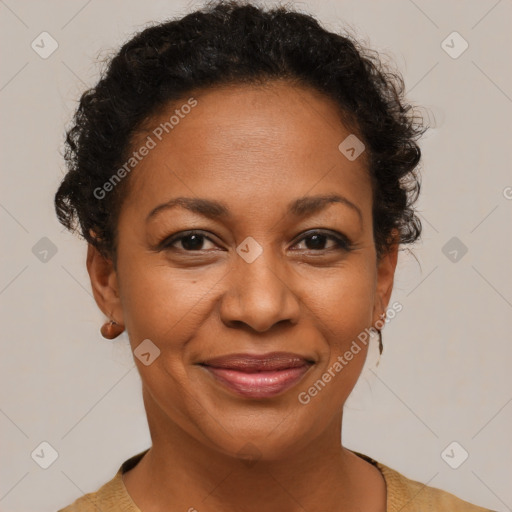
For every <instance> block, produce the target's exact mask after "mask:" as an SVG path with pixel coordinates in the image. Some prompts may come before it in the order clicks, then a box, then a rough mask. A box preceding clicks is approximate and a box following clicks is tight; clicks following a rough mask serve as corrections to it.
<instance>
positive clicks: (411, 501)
mask: <svg viewBox="0 0 512 512" xmlns="http://www.w3.org/2000/svg"><path fill="white" fill-rule="evenodd" d="M147 451H148V450H144V451H143V452H141V453H138V454H137V455H134V456H133V457H131V458H130V459H128V460H126V461H125V462H123V464H121V467H120V468H119V470H118V471H117V473H116V475H115V477H114V478H113V479H112V480H110V482H107V483H106V484H104V485H103V486H102V487H101V488H100V489H98V491H96V492H92V493H88V494H85V495H84V496H82V497H81V498H78V499H77V500H76V501H75V502H74V503H72V504H71V505H69V506H68V507H66V508H63V509H61V510H59V511H58V512H98V511H99V510H104V511H107V510H108V511H109V512H115V511H119V512H142V511H141V510H140V509H139V508H138V507H137V505H135V503H134V502H133V500H132V499H131V497H130V495H129V494H128V491H127V490H126V487H125V486H124V483H123V479H122V477H121V475H122V474H123V473H125V472H126V471H128V470H129V469H131V468H133V467H134V466H135V465H136V464H137V463H138V462H139V461H140V459H141V458H142V457H143V456H144V454H145V453H146V452H147ZM353 453H355V454H356V455H358V456H359V457H362V458H363V459H364V460H366V461H368V462H370V463H371V464H373V465H374V466H376V467H377V468H378V469H379V470H380V471H381V473H382V475H383V476H384V480H385V481H386V488H387V499H386V511H387V512H425V511H427V510H428V511H432V512H434V511H435V512H443V511H445V512H492V511H490V510H489V509H486V508H481V507H477V506H476V505H472V504H471V503H468V502H467V501H463V500H461V499H459V498H457V497H456V496H454V495H453V494H450V493H448V492H446V491H442V490H440V489H436V488H435V487H428V486H426V485H424V484H422V483H420V482H416V481H414V480H409V479H408V478H406V477H405V476H403V475H401V474H400V473H398V472H397V471H395V470H393V469H391V468H388V467H387V466H385V465H384V464H381V463H380V462H377V461H375V460H373V459H372V458H370V457H368V456H367V455H363V454H362V453H358V452H353Z"/></svg>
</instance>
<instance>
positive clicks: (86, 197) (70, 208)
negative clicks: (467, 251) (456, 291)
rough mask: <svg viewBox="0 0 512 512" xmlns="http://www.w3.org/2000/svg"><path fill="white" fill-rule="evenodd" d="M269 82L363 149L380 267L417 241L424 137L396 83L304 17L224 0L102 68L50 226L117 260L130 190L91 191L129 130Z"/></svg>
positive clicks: (370, 54) (370, 55) (78, 123)
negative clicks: (324, 107)
mask: <svg viewBox="0 0 512 512" xmlns="http://www.w3.org/2000/svg"><path fill="white" fill-rule="evenodd" d="M272 80H287V81H289V82H290V83H291V84H297V85H306V86H309V87H313V88H314V89H316V90H317V91H319V92H321V93H323V94H324V95H325V96H326V97H328V98H330V99H331V100H333V101H334V102H335V103H336V104H337V106H338V107H339V111H340V114H341V118H342V119H343V120H344V122H345V124H346V126H347V127H349V128H350V129H351V130H353V133H357V136H358V137H359V138H361V140H362V141H363V142H364V144H365V156H366V158H367V162H368V170H369V173H370V177H371V180H372V186H373V224H374V240H375V247H376V252H377V255H378V257H380V255H382V254H383V253H384V252H385V251H386V249H388V248H389V247H390V246H391V245H392V244H395V243H396V244H409V243H413V242H415V241H416V240H417V239H418V238H419V237H420V235H421V229H422V226H421V222H420V219H419V218H418V217H417V215H416V214H415V211H414V208H413V205H414V203H415V201H416V199H417V197H418V194H419V191H420V176H419V173H418V172H417V166H418V163H419V161H420V158H421V151H420V148H419V146H418V145H417V140H418V138H419V137H420V136H421V135H422V134H423V133H424V131H426V128H425V127H424V126H423V124H422V119H421V117H420V116H416V115H414V109H413V107H412V106H411V105H410V104H407V103H406V102H405V100H404V82H403V79H402V77H401V75H400V74H399V73H398V72H396V71H392V70H390V69H389V68H388V67H385V66H384V65H383V64H382V62H381V61H380V59H379V56H378V54H377V52H375V51H373V50H370V49H366V48H363V47H362V45H361V44H360V43H359V42H358V41H357V40H356V39H355V38H353V37H350V36H349V35H340V34H337V33H332V32H329V31H327V30H326V29H324V28H323V27H321V26H320V24H319V23H318V21H316V20H315V19H314V18H313V17H312V16H310V15H308V14H303V13H299V12H297V11H294V10H290V9H289V8H287V7H284V6H279V7H274V8H273V9H269V10H265V9H263V8H261V7H258V6H255V5H253V4H251V3H250V2H243V1H232V0H231V1H229V0H227V1H226V0H220V1H214V2H209V3H208V4H206V5H205V7H203V8H202V9H200V10H197V11H195V12H192V13H190V14H188V15H186V16H184V17H182V18H180V19H175V20H170V21H166V22H163V23H159V24H156V25H154V26H150V27H148V28H145V29H144V30H142V31H141V32H139V33H137V34H136V35H135V36H134V37H133V38H132V39H131V40H129V41H128V42H127V43H125V44H124V45H123V46H122V47H121V49H120V50H119V51H118V53H117V54H115V55H114V56H113V57H111V58H110V59H109V61H108V63H107V66H106V69H104V71H103V72H102V75H101V77H100V80H99V81H98V83H97V85H96V86H95V87H93V88H91V89H89V90H87V91H86V92H85V93H84V94H83V95H82V97H81V99H80V102H79V105H78V108H77V110H76V112H75V115H74V118H73V124H72V126H71V128H70V129H69V130H68V131H67V134H66V143H65V152H64V159H65V162H66V166H67V173H66V175H65V176H64V178H63V180H62V182H61V184H60V187H59V188H58V191H57V193H56V195H55V208H56V213H57V217H58V219H59V221H60V222H61V223H62V224H63V225H64V226H66V227H67V228H68V229H69V230H71V231H75V232H78V233H79V234H80V235H81V236H82V237H83V238H85V239H86V240H87V241H88V242H89V243H91V244H92V245H94V246H95V247H97V248H98V249H99V250H100V251H101V252H102V254H104V255H106V256H109V257H111V258H113V259H114V260H115V254H116V251H115V249H116V239H117V231H116V225H117V219H118V215H119V210H120V207H121V205H122V201H123V199H124V197H125V195H126V191H127V188H126V184H127V182H128V181H129V180H128V179H127V178H125V179H124V180H123V181H122V182H121V183H120V184H119V185H117V186H116V187H115V189H114V190H113V191H112V192H111V193H109V194H108V196H107V197H106V198H103V199H98V198H96V196H95V194H94V191H95V190H96V189H97V188H98V187H102V186H103V185H104V184H105V183H106V182H107V181H108V180H109V179H110V178H111V177H112V175H113V174H114V173H115V171H116V170H117V169H118V168H119V166H121V165H122V164H123V162H125V161H126V157H127V155H128V154H129V151H130V148H131V141H132V140H133V137H134V135H135V134H136V133H137V130H139V129H140V127H141V126H143V125H144V123H145V122H147V121H148V120H149V119H151V116H154V115H155V114H157V113H158V111H159V109H161V108H162V107H164V106H166V105H167V104H169V103H171V102H174V101H178V100H180V99H183V98H184V97H185V96H186V95H187V94H190V93H191V92H192V91H194V90H198V89H200V88H202V89H204V88H214V87H216V86H221V85H229V84H231V85H237V84H265V83H267V82H269V81H272ZM340 142H341V141H340Z"/></svg>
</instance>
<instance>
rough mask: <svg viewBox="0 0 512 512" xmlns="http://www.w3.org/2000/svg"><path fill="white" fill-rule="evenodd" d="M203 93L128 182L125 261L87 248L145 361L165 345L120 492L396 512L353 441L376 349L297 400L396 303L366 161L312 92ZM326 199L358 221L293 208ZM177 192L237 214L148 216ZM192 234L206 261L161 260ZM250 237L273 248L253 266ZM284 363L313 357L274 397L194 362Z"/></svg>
mask: <svg viewBox="0 0 512 512" xmlns="http://www.w3.org/2000/svg"><path fill="white" fill-rule="evenodd" d="M191 96H192V95H191ZM193 96H194V97H195V98H196V99H197V101H198V105H197V106H196V107H195V108H194V109H193V110H192V112H191V113H190V114H188V115H187V116H186V117H185V118H184V119H183V120H181V121H180V123H179V125H177V126H176V127H175V128H174V129H173V131H172V132H170V133H169V134H168V135H167V136H166V137H165V138H164V139H163V140H162V141H161V142H159V143H158V145H157V146H156V147H155V148H154V149H152V150H151V151H150V153H149V155H148V156H146V157H145V158H144V160H143V161H142V162H141V163H139V164H138V165H137V167H136V169H135V170H134V171H133V174H132V175H131V176H130V187H129V191H128V195H127V197H126V200H125V201H124V203H123V206H122V209H121V212H120V217H119V221H118V233H119V236H118V245H117V248H118V257H117V261H116V262H115V263H116V264H115V265H114V264H113V262H111V261H110V260H108V259H106V258H104V257H102V256H101V255H100V254H99V253H98V251H97V250H96V249H95V248H93V247H92V246H90V247H89V250H88V259H87V267H88V271H89V274H90V278H91V283H92V288H93V291H94V296H95V299H96V302H97V303H98V306H99V307H100V309H101V310H102V311H103V312H104V313H105V314H106V315H107V316H108V317H109V318H113V319H115V320H116V321H117V322H119V323H120V324H121V325H122V326H124V327H125V328H126V330H127V332H128V335H129V338H130V343H131V346H132V350H134V349H135V348H136V347H137V346H138V345H139V344H140V343H141V342H142V341H143V340H145V339H150V340H151V341H152V342H153V343H154V344H155V345H156V346H157V347H158V348H159V349H160V351H161V352H160V356H159V357H157V358H156V359H155V360H154V361H153V362H152V363H151V364H150V365H149V366H145V365H144V364H142V363H141V362H140V361H139V360H138V359H137V358H134V360H135V363H136V364H137V367H138V370H139V373H140V376H141V380H142V388H143V398H144V404H145V408H146V413H147V417H148V424H149V428H150V433H151V437H152V447H151V449H150V450H149V452H148V453H147V454H146V456H145V457H144V458H143V459H142V460H141V461H140V462H139V464H138V465H137V466H136V467H135V468H133V469H132V470H130V471H129V472H127V473H125V474H124V483H125V486H126V488H127V490H128V492H129V494H130V495H131V497H132V499H133V500H134V502H135V503H136V504H137V506H138V507H139V508H140V509H141V510H143V511H144V512H153V511H163V510H167V511H168V510H170V509H171V507H172V510H189V509H190V508H191V507H194V508H195V509H197V511H199V512H213V511H218V510H222V511H223V512H232V511H233V512H234V511H238V512H240V511H250V512H253V511H254V512H256V511H258V512H259V511H261V510H272V511H278V510H279V511H280V510H287V511H291V512H294V511H304V510H307V511H308V512H319V511H324V510H347V511H348V510H350V511H354V510H365V511H366V512H369V511H370V512H378V511H384V510H385V509H386V488H385V482H384V479H383V477H382V475H381V473H380V471H379V470H378V469H377V468H375V467H374V466H372V465H371V464H369V463H368V462H366V461H364V460H363V459H362V458H360V457H358V456H356V455H355V454H353V453H352V452H351V451H349V450H347V449H346V448H344V447H343V446H342V445H341V442H340V439H341V431H342V411H343V405H344V403H345V401H346V399H347V397H348V395H349V394H350V392H351V390H352V389H353V387H354V385H355V384H356V382H357V379H358V377H359V375H360V373H361V369H362V367H363V364H364V361H365V358H366V352H367V349H366V348H365V345H362V348H363V350H361V352H360V353H359V354H357V355H356V356H354V358H353V360H352V361H350V363H349V364H348V365H347V366H346V367H344V368H343V370H342V371H341V372H340V373H338V374H337V375H336V377H335V378H333V379H332V381H331V382H330V383H328V384H327V385H326V386H325V388H324V389H323V390H322V391H321V392H320V393H318V394H317V396H315V397H313V398H312V399H311V401H310V402H309V403H308V404H307V405H304V404H301V403H300V402H299V401H298V398H297V397H298V394H299V393H300V392H301V391H307V389H308V388H309V387H310V386H312V385H313V383H314V382H315V381H317V380H318V379H320V378H321V377H322V374H324V373H325V372H326V371H327V369H328V368H330V367H332V366H333V364H334V362H335V361H336V359H337V357H338V356H343V354H344V353H345V352H346V351H347V350H348V348H349V347H350V345H351V343H352V341H353V340H355V339H356V338H357V336H358V334H359V333H361V332H362V331H364V329H365V328H369V327H370V326H372V325H375V323H376V322H377V321H378V320H379V316H380V315H381V313H383V312H384V311H385V310H386V307H387V306H388V303H389V299H390V295H391V291H392V286H393V276H394V272H395V267H396V262H397V244H395V245H393V246H392V247H391V248H390V249H389V250H388V252H386V253H385V254H384V255H383V256H382V258H381V259H380V260H377V258H376V251H375V245H374V240H373V225H372V190H371V182H370V178H369V176H368V172H367V168H366V160H365V153H363V154H362V155H361V156H360V157H359V158H357V159H356V160H354V161H349V160H348V159H347V158H346V157H345V156H344V155H343V154H342V153H341V152H340V151H339V149H338V145H339V144H340V142H341V141H343V140H344V139H345V138H346V137H347V136H348V135H349V134H350V133H351V131H350V130H349V129H347V128H346V127H345V126H344V125H343V123H342V121H341V118H340V116H339V115H338V113H337V110H336V106H335V104H333V103H332V102H331V100H329V99H327V98H325V97H324V96H323V95H321V94H320V93H318V92H317V91H314V90H310V89H308V88H302V87H297V86H294V85H291V84H288V83H286V82H273V83H269V84H267V85H266V86H264V87H263V86H248V85H244V86H236V87H233V86H232V87H222V88H216V89H212V90H203V91H196V93H194V94H193ZM187 99H188V97H187ZM185 101H186V100H184V101H183V103H185ZM176 108H179V105H172V106H168V108H166V109H165V110H162V111H161V112H160V113H159V115H158V116H157V117H155V118H154V119H152V120H151V121H152V122H151V123H150V125H149V127H151V126H153V127H154V126H157V125H158V124H159V123H160V122H162V121H165V120H167V119H169V116H170V115H171V114H172V113H173V112H174V110H175V109H176ZM148 133H151V132H145V133H141V134H140V139H139V140H138V141H136V143H135V144H134V147H139V145H140V143H141V142H142V141H144V140H145V138H146V137H147V135H148ZM329 194H338V195H340V196H343V197H344V198H346V199H347V200H349V201H350V202H351V203H353V204H354V205H355V206H356V207H357V208H358V209H359V211H360V216H359V214H358V213H357V212H356V210H355V209H353V208H350V207H348V206H347V205H346V204H343V203H339V202H334V203H329V204H327V205H326V206H325V207H324V208H323V209H321V210H319V211H316V212H314V213H311V214H309V215H307V216H297V215H294V214H292V213H289V212H287V205H288V204H289V203H290V202H292V201H294V200H296V199H299V198H303V197H305V196H316V195H329ZM178 196H185V197H196V198H197V197H201V198H207V199H213V200H217V201H221V202H223V203H224V204H225V206H226V208H228V210H229V212H230V217H229V218H217V219H213V218H207V217H205V216H202V215H200V214H198V213H194V212H191V211H189V210H187V209H185V208H182V207H175V208H172V209H164V210H162V211H161V212H160V213H158V214H157V215H155V216H154V217H152V218H151V219H150V220H149V221H148V222H146V217H147V216H148V214H149V213H150V212H151V211H152V210H153V209H154V208H155V207H156V206H158V205H161V204H163V203H166V202H167V201H169V200H171V199H173V198H175V197H178ZM313 228H315V229H321V230H323V233H324V234H327V235H334V236H337V235H338V234H342V235H345V236H346V237H348V238H349V240H350V241H351V242H352V250H351V251H347V250H345V249H340V248H336V245H335V243H334V242H333V241H332V240H331V239H330V238H324V239H320V242H317V245H315V244H314V243H313V244H312V243H311V238H310V236H311V235H310V234H309V235H308V236H309V237H308V238H304V235H303V234H304V232H306V231H308V230H310V229H313ZM191 229H198V230H201V231H202V232H204V233H203V234H204V235H205V236H206V237H208V238H202V239H200V240H203V245H202V250H199V251H198V250H197V249H196V250H190V249H189V250H188V251H187V250H186V248H187V247H188V248H190V245H188V246H187V245H186V241H185V248H184V245H183V242H184V241H183V240H181V241H180V240H178V241H176V242H175V243H174V244H173V245H172V246H169V247H168V248H167V249H155V247H156V246H157V245H158V244H159V243H160V242H161V241H163V240H165V239H166V238H168V237H169V236H170V235H173V234H175V233H178V232H182V231H186V230H191ZM249 236H250V237H253V238H254V239H255V240H256V241H257V242H258V244H260V246H261V247H262V248H263V253H262V254H261V255H260V256H259V257H258V258H257V259H256V260H255V261H254V262H252V263H247V262H246V261H245V260H244V259H243V258H241V257H240V256H239V255H238V254H237V252H236V248H237V246H239V245H240V244H241V243H242V242H243V241H244V240H245V239H246V238H247V237H249ZM187 240H188V241H189V243H190V239H187ZM196 243H197V242H196ZM199 245H201V244H200V243H199ZM273 351H290V352H295V353H299V354H301V355H308V356H310V357H312V358H313V359H314V360H315V361H316V363H315V364H314V365H313V366H312V367H311V368H310V370H309V371H308V372H307V373H306V374H305V375H304V377H303V379H302V380H301V381H300V382H299V383H298V384H297V385H296V386H295V387H293V388H291V389H289V390H288V391H286V392H284V393H283V394H281V395H279V396H275V397H272V398H266V399H248V398H244V397H241V396H238V395H236V394H234V393H232V392H231V391H228V390H226V389H225V388H224V387H223V386H222V385H221V384H219V383H218V382H217V381H215V379H213V378H212V376H211V375H210V374H209V373H208V372H206V371H205V370H204V369H203V368H201V367H200V366H198V365H197V364H196V363H197V362H199V361H202V360H203V361H204V360H205V359H207V358H208V357H216V356H221V355H226V354H231V353H240V352H247V353H262V352H265V353H266V352H273ZM247 443H251V444H252V445H254V447H255V450H256V452H255V453H256V455H255V457H256V460H255V461H254V462H253V463H251V464H249V463H248V462H247V461H246V460H244V459H243V457H242V456H241V455H239V454H238V452H239V451H240V450H241V449H242V448H243V447H244V446H246V445H247ZM206 461H207V463H206Z"/></svg>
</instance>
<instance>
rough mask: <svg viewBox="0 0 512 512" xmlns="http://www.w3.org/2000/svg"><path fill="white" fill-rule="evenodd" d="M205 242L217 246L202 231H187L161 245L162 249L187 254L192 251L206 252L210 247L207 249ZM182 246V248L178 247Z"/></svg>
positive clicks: (167, 239)
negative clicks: (176, 250)
mask: <svg viewBox="0 0 512 512" xmlns="http://www.w3.org/2000/svg"><path fill="white" fill-rule="evenodd" d="M205 241H208V242H210V243H211V244H212V245H214V246H215V247H216V245H215V244H213V242H212V241H211V240H210V239H209V238H208V237H207V236H206V235H204V234H203V233H201V232H200V231H187V232H182V233H179V234H177V235H173V236H171V237H169V238H166V239H165V240H164V241H163V242H162V243H161V248H162V249H171V248H174V249H178V250H183V251H187V252H191V251H204V250H207V249H208V247H205ZM178 244H181V247H179V246H178ZM206 245H207V244H206Z"/></svg>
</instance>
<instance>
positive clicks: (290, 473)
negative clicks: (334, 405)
mask: <svg viewBox="0 0 512 512" xmlns="http://www.w3.org/2000/svg"><path fill="white" fill-rule="evenodd" d="M146 408H147V404H146ZM147 412H148V418H152V420H151V421H150V425H149V426H150V431H151V437H152V447H151V449H150V450H149V451H148V452H147V453H146V455H145V456H144V457H143V458H142V460H141V461H140V462H139V463H138V464H137V465H136V466H135V467H134V468H133V469H132V470H130V471H128V472H127V473H125V474H124V477H123V479H124V483H125V486H126V488H127V490H128V493H129V494H130V495H131V497H132V499H133V501H134V502H135V503H136V504H137V506H138V507H139V508H140V509H141V510H143V511H144V512H156V511H160V510H169V509H173V510H180V509H181V510H190V511H191V512H193V511H194V509H195V510H196V511H197V512H209V511H218V510H222V511H223V512H235V511H239V510H245V511H248V512H253V511H254V512H259V511H261V510H265V509H267V510H268V504H269V503H271V504H272V509H273V510H287V511H290V512H304V510H307V511H308V512H320V511H324V510H336V511H345V510H346V511H349V510H350V511H352V510H356V509H361V510H367V511H371V512H373V511H380V510H382V511H384V510H385V484H384V481H383V478H382V475H381V474H380V472H379V471H378V469H377V468H375V467H374V466H372V465H371V464H369V463H367V462H366V461H364V460H363V459H361V458H360V457H357V456H356V455H355V454H353V453H352V452H350V451H349V450H347V449H345V448H343V447H342V445H341V424H342V414H340V415H339V417H336V418H335V419H334V420H333V422H332V424H331V425H330V427H329V428H328V429H327V430H326V431H324V432H322V434H321V435H320V436H318V437H316V438H315V440H314V442H313V443H310V444H307V445H302V446H290V447H289V449H287V451H286V453H283V455H280V456H279V458H270V457H268V456H267V457H263V456H262V455H261V453H260V452H259V450H258V449H257V448H256V446H255V445H254V444H247V445H245V447H244V448H243V449H242V450H241V452H243V453H244V454H245V455H240V454H238V456H236V457H234V456H233V454H227V453H223V452H222V451H220V450H219V449H218V447H216V446H213V445H212V443H210V444H209V443H208V442H207V440H205V442H203V441H199V440H198V439H197V438H196V437H193V436H191V435H190V434H189V433H188V432H186V431H185V430H183V429H182V428H181V427H180V426H179V425H177V424H176V423H171V422H169V418H165V419H164V418H158V416H155V414H153V413H155V411H147ZM149 413H150V414H149ZM263 441H264V440H263ZM258 445H259V446H261V444H258ZM383 490H384V496H383V494H382V492H383Z"/></svg>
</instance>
